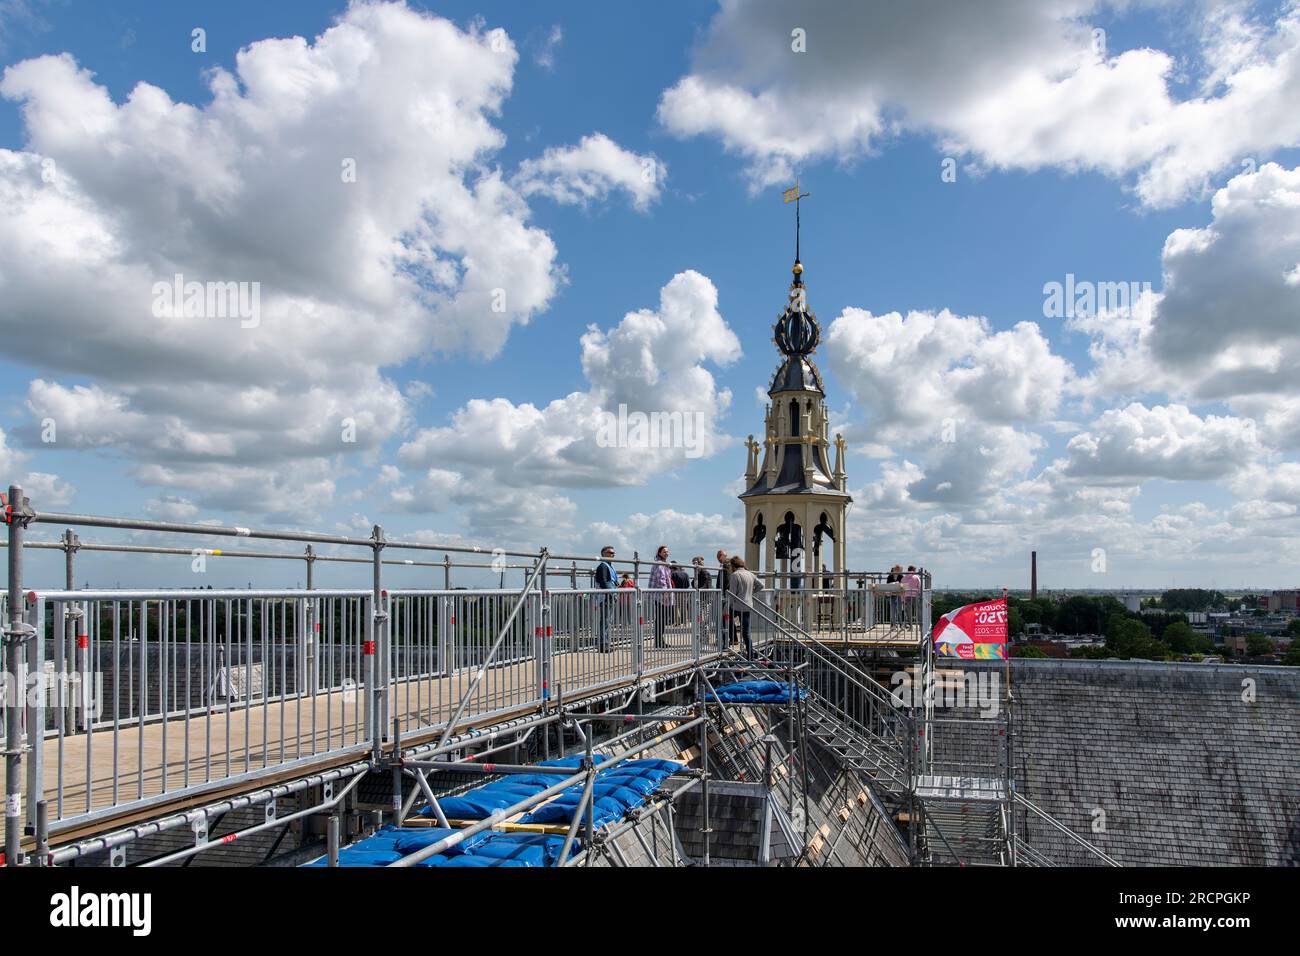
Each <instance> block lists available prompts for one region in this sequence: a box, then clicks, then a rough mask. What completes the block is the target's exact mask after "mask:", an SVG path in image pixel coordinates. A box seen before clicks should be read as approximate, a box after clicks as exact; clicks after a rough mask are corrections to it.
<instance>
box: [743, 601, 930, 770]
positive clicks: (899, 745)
mask: <svg viewBox="0 0 1300 956" xmlns="http://www.w3.org/2000/svg"><path fill="white" fill-rule="evenodd" d="M749 606H750V607H751V609H753V610H754V611H756V612H757V613H758V614H759V615H760V617H763V618H764V619H765V620H767V621H768V622H769V623H771V624H774V625H775V626H776V627H778V628H779V629H781V630H782V631H784V632H785V634H786V636H787V637H789V638H791V639H793V640H794V641H795V642H796V643H797V644H798V645H799V646H800V647H801V648H803V649H804V650H805V651H807V652H808V653H809V654H810V655H811V656H813V657H816V658H817V660H818V661H819V662H820V663H822V664H823V665H825V666H828V667H829V668H831V669H833V670H835V671H836V672H837V673H838V674H839V675H840V676H842V677H843V678H844V679H845V680H847V681H849V682H850V683H851V684H852V685H853V686H855V687H856V688H858V689H859V690H861V691H862V692H863V693H865V694H867V695H868V696H869V697H871V698H872V699H874V700H875V701H876V703H877V704H879V705H882V706H884V707H886V708H888V710H889V711H890V712H891V713H893V714H894V715H895V716H896V717H897V718H898V719H899V720H900V721H901V722H902V723H903V724H904V726H905V727H906V728H907V737H908V738H909V739H910V738H911V736H912V735H913V733H914V731H915V720H914V718H913V717H912V715H910V714H908V713H907V712H906V711H904V710H902V709H901V708H900V707H899V705H898V702H897V701H896V700H895V699H894V697H893V695H892V694H889V693H887V692H886V691H885V690H884V688H882V687H881V686H880V685H879V684H877V683H876V682H875V681H874V680H873V679H872V678H871V676H870V675H868V674H865V673H863V672H861V671H859V670H858V668H857V667H855V666H854V665H852V664H850V663H849V662H847V661H845V660H843V659H842V658H840V657H839V656H838V655H833V654H830V653H828V652H827V651H826V650H825V649H824V648H823V647H821V646H820V645H819V644H817V643H816V642H815V641H812V640H806V639H805V638H806V637H809V635H808V634H807V632H806V631H804V630H803V628H801V627H799V626H798V625H797V624H795V623H793V622H792V621H789V620H787V619H786V618H785V617H784V616H783V615H781V614H780V613H779V612H778V611H775V610H774V609H772V608H770V607H768V606H767V605H765V604H763V603H762V602H761V601H755V602H754V603H753V604H752V605H749ZM801 635H802V636H801ZM855 671H856V672H857V673H854V672H855ZM826 705H830V702H829V701H827V702H826ZM830 706H833V705H830ZM823 709H828V707H827V706H825V705H823ZM831 716H832V717H834V718H835V719H836V720H838V721H839V722H840V723H841V724H843V725H845V726H846V727H847V728H848V729H849V730H850V731H851V732H852V733H853V734H854V736H856V737H858V738H859V739H860V740H861V742H862V743H863V744H864V745H865V747H866V749H867V750H868V751H869V752H871V753H872V754H873V756H876V757H877V758H879V759H880V761H881V763H882V764H888V766H886V767H882V768H881V769H883V770H886V771H888V772H889V773H890V775H891V776H892V777H893V778H894V779H895V780H896V781H897V782H899V783H900V784H902V785H903V787H904V789H910V788H911V781H910V780H909V779H908V777H909V774H908V772H907V770H906V764H907V760H906V755H905V753H904V752H903V749H904V746H905V745H904V743H903V741H901V740H897V739H895V740H893V741H892V742H891V741H890V738H888V737H882V736H881V735H880V734H877V733H876V732H875V731H873V730H872V729H871V728H870V727H866V726H864V725H862V724H861V722H860V721H858V720H857V719H856V718H855V717H854V716H853V715H851V714H847V713H844V712H843V711H842V709H841V708H839V707H834V709H833V712H832V713H831ZM877 741H880V743H877ZM882 744H884V745H883V746H882ZM895 749H897V750H898V754H897V756H895V754H894V752H893V751H894V750H895Z"/></svg>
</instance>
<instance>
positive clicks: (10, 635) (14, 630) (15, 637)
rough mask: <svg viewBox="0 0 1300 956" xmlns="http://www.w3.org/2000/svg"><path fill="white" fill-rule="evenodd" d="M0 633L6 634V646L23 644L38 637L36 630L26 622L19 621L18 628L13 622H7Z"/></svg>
mask: <svg viewBox="0 0 1300 956" xmlns="http://www.w3.org/2000/svg"><path fill="white" fill-rule="evenodd" d="M0 633H3V634H4V643H5V644H21V643H23V642H25V641H28V640H31V639H32V638H34V637H35V636H36V628H35V627H33V626H32V625H31V624H28V623H27V622H26V621H19V622H18V624H17V625H16V626H15V625H14V624H13V623H12V622H6V623H5V626H4V629H3V631H0Z"/></svg>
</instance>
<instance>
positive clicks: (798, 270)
mask: <svg viewBox="0 0 1300 956" xmlns="http://www.w3.org/2000/svg"><path fill="white" fill-rule="evenodd" d="M790 271H791V272H793V273H794V274H795V275H797V276H799V275H803V263H802V262H800V261H799V260H798V259H796V260H795V261H794V268H793V269H791V270H790Z"/></svg>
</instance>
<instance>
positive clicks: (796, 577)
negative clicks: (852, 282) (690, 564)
mask: <svg viewBox="0 0 1300 956" xmlns="http://www.w3.org/2000/svg"><path fill="white" fill-rule="evenodd" d="M796 194H797V189H796ZM793 272H794V280H793V281H792V282H791V283H790V294H789V303H788V304H787V305H786V307H785V311H784V312H782V313H781V315H780V316H779V317H778V318H777V321H776V327H775V331H776V335H775V338H774V341H775V343H776V347H777V348H778V349H779V350H780V352H781V356H782V358H781V364H780V365H779V366H778V367H777V370H776V374H775V375H773V376H772V385H771V387H770V388H769V389H768V391H767V394H768V396H769V397H770V398H771V402H770V403H769V404H768V405H767V409H766V415H765V417H766V421H765V423H764V432H763V440H762V441H761V442H758V441H755V440H754V436H753V435H750V436H749V440H748V441H747V442H746V443H745V444H746V448H747V450H748V458H747V460H746V463H745V491H744V492H742V493H741V495H740V500H741V501H743V502H744V503H745V541H746V544H745V564H746V565H747V566H748V567H749V569H750V570H751V571H754V572H755V573H761V574H763V575H764V577H765V579H766V580H767V581H769V583H770V584H772V585H774V586H776V587H789V586H794V587H805V588H808V587H819V586H821V585H822V580H821V578H822V569H823V568H825V569H826V570H827V571H830V572H835V573H838V572H841V571H845V570H847V568H846V564H845V518H846V516H847V513H848V507H849V504H850V502H852V500H853V498H852V497H851V496H850V495H849V493H848V490H847V485H848V475H847V474H846V473H845V471H844V449H845V443H844V437H843V435H839V434H837V435H836V436H835V442H834V445H835V463H834V467H833V468H832V466H831V458H830V454H831V441H830V435H829V433H830V421H829V416H828V415H827V412H826V390H825V388H824V386H823V384H822V377H821V373H820V372H819V371H818V370H817V366H816V365H815V364H813V361H812V354H813V353H814V352H815V351H816V350H817V343H818V341H819V340H820V338H821V326H820V325H818V323H817V317H816V316H815V315H814V314H813V312H812V310H811V309H810V308H808V299H807V292H806V290H805V288H804V284H803V264H802V263H800V261H799V257H798V251H797V244H796V253H795V261H794V269H793ZM773 572H775V576H772V575H773Z"/></svg>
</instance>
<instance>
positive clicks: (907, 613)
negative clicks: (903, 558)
mask: <svg viewBox="0 0 1300 956" xmlns="http://www.w3.org/2000/svg"><path fill="white" fill-rule="evenodd" d="M920 603H921V578H920V576H919V575H917V573H916V565H915V564H909V565H908V566H907V573H906V574H904V575H903V623H904V624H915V623H916V622H917V621H919V620H920V619H921V615H920V610H921V608H920Z"/></svg>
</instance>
